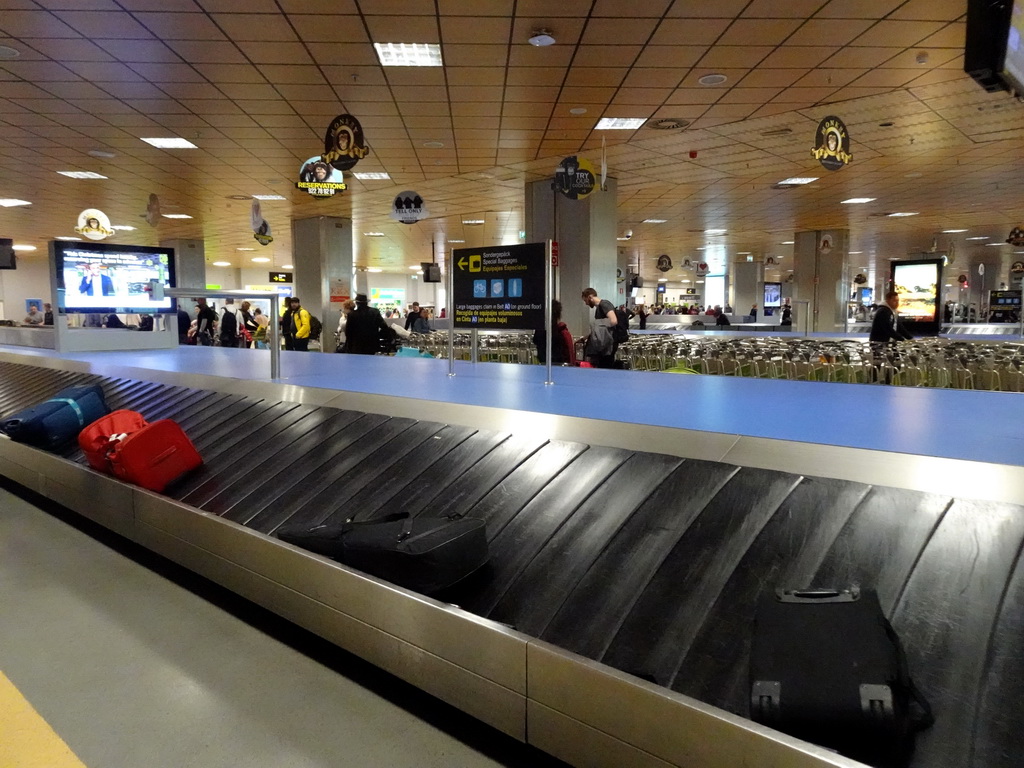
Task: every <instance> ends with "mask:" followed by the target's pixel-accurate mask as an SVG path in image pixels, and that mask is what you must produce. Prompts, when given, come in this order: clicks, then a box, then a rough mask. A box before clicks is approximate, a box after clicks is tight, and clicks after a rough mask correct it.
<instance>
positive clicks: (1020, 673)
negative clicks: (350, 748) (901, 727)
mask: <svg viewBox="0 0 1024 768" xmlns="http://www.w3.org/2000/svg"><path fill="white" fill-rule="evenodd" d="M90 370H95V369H90V367H89V366H88V365H85V364H82V363H76V362H74V361H65V360H60V359H55V358H50V359H47V360H33V359H31V358H27V357H21V356H18V355H10V354H5V355H3V356H2V358H0V414H8V413H11V412H12V411H15V410H17V409H19V408H22V407H24V406H27V405H30V404H33V403H36V402H38V401H39V400H42V399H45V398H47V397H49V396H51V395H53V394H54V393H55V392H57V391H58V390H59V389H61V388H62V387H65V386H69V385H71V384H79V383H93V382H98V383H100V384H102V386H103V387H104V390H105V392H106V394H107V399H108V403H109V405H110V407H111V408H115V409H116V408H131V409H134V410H138V411H141V412H142V413H143V414H144V416H145V417H146V418H147V419H148V420H150V421H152V420H155V419H159V418H173V419H175V420H176V421H178V422H179V423H180V424H181V425H182V426H183V427H184V428H185V430H186V432H187V433H188V434H189V435H190V437H191V438H192V439H193V441H194V442H195V444H196V446H197V447H198V449H199V451H200V453H201V454H202V455H203V457H204V459H205V464H204V466H203V467H202V468H201V469H200V470H199V471H197V472H195V473H193V474H191V475H189V476H187V477H185V478H183V479H182V480H181V481H179V482H178V483H176V484H175V485H174V486H172V487H171V488H169V489H168V491H167V493H166V495H163V496H161V495H157V494H153V493H150V492H147V491H144V490H141V489H138V488H133V487H130V486H127V485H124V484H122V483H120V482H118V481H116V480H114V479H112V478H109V477H106V476H103V475H99V474H97V473H95V472H93V471H92V470H91V469H89V468H88V467H87V466H86V465H85V460H84V457H83V456H82V455H81V453H80V451H78V450H77V448H75V449H69V450H67V451H66V452H65V453H64V454H63V455H60V456H56V455H53V454H46V453H43V452H41V451H38V450H35V449H32V448H28V447H26V446H23V445H20V444H16V443H13V442H10V441H8V440H4V441H0V474H3V475H5V476H7V477H8V478H10V479H11V480H13V481H14V482H16V483H19V484H21V485H23V486H26V487H28V488H29V489H31V490H34V491H36V492H39V493H41V494H43V495H45V496H47V497H49V498H51V499H53V500H55V501H57V502H58V503H61V504H63V505H65V506H67V507H69V508H71V509H73V510H75V511H77V512H79V513H81V514H83V515H85V516H86V517H89V518H91V519H93V520H95V521H97V522H99V523H101V524H103V525H106V526H107V527H109V528H111V529H113V530H115V531H117V532H119V533H121V534H122V535H124V536H126V537H128V538H131V539H133V540H135V541H138V542H140V543H141V544H143V545H145V546H147V547H149V548H151V549H153V550H155V551H157V552H160V553H162V554H164V555H166V556H168V557H170V558H171V559H174V560H176V561H178V562H180V563H182V564H184V565H186V566H187V567H190V568H192V569H193V570H195V571H197V572H199V573H201V574H203V575H205V576H207V577H209V578H211V579H213V580H214V581H217V582H219V583H221V584H224V585H225V586H227V587H229V588H231V589H234V590H235V591H237V592H239V593H240V594H242V595H244V596H246V597H249V598H250V599H252V600H254V601H256V602H258V603H260V604H262V605H264V606H267V607H269V608H270V609H271V610H274V611H276V612H278V613H280V614H281V615H283V616H285V617H286V618H289V619H291V620H293V621H295V622H296V623H298V624H300V625H302V626H305V627H307V628H309V629H311V630H313V631H315V632H317V633H319V634H321V635H323V636H324V637H326V638H328V639H329V640H332V641H333V642H335V643H337V644H338V645H340V646H342V647H344V648H346V649H348V650H351V651H352V652H354V653H356V654H358V655H361V656H363V657H364V658H366V659H368V660H369V661H371V662H373V663H375V664H378V665H379V666H381V667H383V668H384V669H387V670H389V671H391V672H393V673H395V674H397V675H398V676H400V677H402V678H404V679H406V680H409V681H410V682H412V683H414V684H416V685H419V686H420V687H422V688H424V689H425V690H427V691H429V692H431V693H433V694H435V695H437V696H439V697H440V698H442V699H445V700H446V701H449V702H450V703H452V704H454V705H455V706H458V707H460V708H462V709H464V710H465V711H467V712H469V713H471V714H473V715H475V716H477V717H478V718H480V719H481V720H483V721H485V722H487V723H489V724H491V725H493V726H494V727H496V728H499V729H500V730H502V731H505V732H507V733H510V734H512V735H513V736H515V737H517V738H519V739H521V740H523V741H527V742H529V743H531V744H534V745H536V746H538V747H539V748H541V749H543V750H546V751H548V752H550V753H551V754H553V755H555V756H557V757H559V758H561V759H563V760H565V761H566V762H569V763H570V764H573V765H579V766H625V765H629V766H673V765H674V766H701V767H703V766H707V767H708V768H718V767H719V766H720V767H721V768H726V766H728V767H729V768H734V767H735V766H740V765H755V764H756V765H758V766H778V768H782V767H783V766H786V767H787V768H788V767H790V766H854V765H857V764H856V763H853V762H852V761H849V760H846V759H844V758H841V757H839V756H836V755H834V754H832V753H830V752H828V751H826V750H823V749H820V748H818V747H815V746H813V745H809V744H806V743H803V742H800V741H797V740H795V739H792V738H790V737H787V736H784V735H782V734H778V733H775V732H773V731H771V730H769V729H767V728H764V727H761V726H759V725H756V724H754V723H752V722H750V721H748V720H746V719H745V718H746V715H747V713H748V698H749V691H748V680H747V662H748V656H749V649H750V638H751V629H752V617H753V612H754V607H755V605H756V603H757V600H758V598H759V596H760V595H762V594H763V593H764V592H765V590H773V589H775V588H777V587H791V588H802V587H808V586H815V587H842V586H847V585H860V586H864V587H873V588H875V589H877V591H878V593H879V597H880V599H881V602H882V606H883V609H884V610H885V612H886V614H887V615H888V616H889V617H890V619H891V620H892V622H893V624H894V626H895V628H896V630H897V631H898V632H899V633H900V635H901V636H902V638H903V640H904V643H905V645H906V648H907V653H908V657H909V661H910V667H911V671H912V673H913V675H914V677H915V680H916V682H917V684H918V686H919V687H920V688H921V689H922V691H923V692H924V694H925V695H926V696H927V698H928V699H929V700H930V701H931V703H932V706H933V708H934V710H935V715H936V721H937V722H936V725H935V726H934V727H933V728H932V729H931V730H930V731H928V732H925V733H923V734H922V735H921V736H920V737H919V739H918V747H917V752H916V754H915V757H914V761H913V763H912V765H913V766H916V767H920V768H926V767H927V768H940V767H941V768H947V767H948V768H954V767H955V768H961V767H962V766H972V767H973V766H978V767H979V768H1002V767H1003V766H1006V767H1009V766H1011V765H1013V766H1017V765H1019V764H1020V748H1021V739H1020V737H1019V735H1018V731H1017V724H1016V720H1017V718H1016V717H1015V716H1014V713H1015V711H1016V709H1017V704H1018V702H1019V701H1020V700H1021V698H1022V697H1024V652H1022V647H1021V638H1022V637H1024V633H1022V630H1024V566H1022V564H1021V557H1020V554H1021V549H1022V545H1024V507H1022V506H1021V505H1020V503H1019V502H1020V501H1021V500H1024V493H1022V486H1021V484H1020V480H1021V477H1022V476H1021V472H1020V468H1019V467H1000V466H996V465H989V464H976V465H972V463H971V462H963V461H953V460H950V459H933V460H925V459H922V458H921V457H900V456H897V455H894V454H888V455H887V456H886V457H885V459H886V461H887V462H888V463H889V464H890V465H891V467H892V469H893V471H894V472H896V473H900V472H902V473H903V482H902V483H900V484H901V485H903V486H904V487H893V486H892V485H876V484H873V483H868V482H862V481H858V480H857V479H850V476H844V472H843V469H842V467H839V466H837V467H836V468H835V469H836V471H832V472H827V473H823V474H830V475H832V476H830V477H824V476H815V475H814V474H812V473H807V474H802V473H798V472H795V471H792V468H794V467H796V468H797V469H799V464H800V462H799V461H798V460H797V459H798V457H799V456H800V455H806V449H800V450H798V451H796V452H795V453H792V454H790V455H789V458H788V463H789V465H790V469H791V471H782V470H780V469H779V468H773V467H771V466H754V465H752V464H753V463H755V462H743V461H742V457H744V456H753V455H754V452H753V451H750V450H746V451H745V450H744V447H743V446H742V445H733V446H732V448H731V449H730V451H729V452H728V454H727V456H728V457H731V458H735V459H740V461H737V462H730V461H722V460H707V459H706V458H693V457H692V456H693V455H698V456H699V455H700V454H701V453H702V452H704V453H706V452H707V449H708V445H709V444H708V443H703V444H700V445H697V444H695V443H694V442H693V441H691V442H690V444H689V447H688V448H687V447H686V446H684V445H682V442H683V441H679V443H680V445H679V446H678V448H679V450H658V451H654V450H642V449H641V448H640V445H648V446H649V445H656V446H657V447H659V448H660V449H664V448H667V447H670V446H672V445H673V441H672V440H671V439H665V437H664V435H662V436H657V437H651V435H652V434H653V433H651V432H650V431H646V432H644V433H642V436H641V437H640V438H636V437H635V436H633V435H632V433H630V432H629V430H628V429H626V428H625V427H623V428H621V429H615V430H612V429H609V428H608V425H607V424H605V425H597V426H595V425H594V424H592V423H589V422H590V420H586V419H581V420H579V423H576V424H574V423H569V424H568V425H566V423H564V422H565V421H569V422H572V420H571V419H570V420H563V421H562V422H560V429H549V428H547V427H545V426H544V424H545V422H539V421H537V420H536V419H531V415H530V414H515V413H513V414H511V415H509V414H504V415H503V417H502V418H498V417H497V415H496V414H491V417H488V416H487V413H486V411H487V409H482V408H480V409H477V410H472V409H471V410H470V412H469V414H468V415H466V416H464V417H463V418H461V419H459V420H458V421H456V420H451V419H445V418H444V417H445V416H446V415H449V414H450V413H451V411H449V410H447V409H445V408H442V407H440V406H437V407H434V408H433V409H429V408H428V409H424V408H422V405H421V406H420V407H419V409H418V410H419V411H420V412H421V413H422V412H424V410H426V411H427V413H428V415H431V416H435V417H436V420H433V419H429V418H428V419H418V418H411V417H409V416H408V415H403V414H408V413H409V412H410V410H411V407H410V403H409V402H397V401H398V400H400V398H381V399H379V400H373V401H369V400H367V399H365V398H359V397H354V396H351V395H346V394H345V393H339V392H325V391H323V390H313V389H307V388H296V387H291V386H289V385H287V384H285V385H280V384H269V383H268V384H264V383H259V382H255V383H254V382H237V381H232V380H229V379H223V380H222V383H221V385H220V386H210V385H211V384H214V382H213V381H212V377H210V378H208V379H203V388H197V387H195V386H188V385H184V384H180V383H174V381H173V379H174V376H172V375H171V374H159V375H153V376H152V377H150V376H145V375H138V376H115V375H101V374H99V373H96V372H90ZM192 378H193V379H195V378H196V377H192ZM147 379H148V380H147ZM187 379H188V377H187V376H184V377H182V379H181V380H182V381H185V380H187ZM826 386H827V385H826ZM238 392H241V393H238ZM390 400H395V401H396V402H393V403H389V402H388V401H390ZM367 403H369V404H372V405H374V406H379V407H375V408H374V410H370V409H368V408H364V407H358V408H357V407H350V406H365V405H366V404H367ZM458 422H462V423H458ZM473 422H477V423H478V424H479V426H473V425H472V423H473ZM495 424H499V425H500V427H501V428H495ZM509 425H511V427H510V426H509ZM602 436H603V440H602V439H601V437H602ZM573 438H576V439H573ZM584 438H586V439H584ZM740 442H742V441H740ZM833 450H839V451H851V452H853V451H855V449H848V448H847V449H833ZM801 452H803V453H801ZM688 454H689V455H688ZM830 455H831V456H833V457H835V456H838V455H840V454H830ZM794 457H797V458H794ZM716 458H725V456H716ZM922 461H924V462H925V463H924V464H922ZM928 461H931V462H933V463H932V464H928V463H927V462H928ZM762 463H764V462H762ZM768 463H770V462H768ZM805 463H807V464H811V463H813V462H805ZM840 463H841V462H840ZM853 463H854V464H856V463H857V462H856V461H854V462H853ZM744 464H745V465H744ZM819 466H820V465H819ZM952 468H956V469H959V470H962V472H963V473H964V476H967V475H970V474H971V473H972V472H973V473H974V475H973V476H974V477H975V479H978V478H988V481H989V483H988V487H986V488H984V489H982V488H980V486H968V485H962V486H960V487H961V488H962V490H963V493H962V494H958V493H948V492H946V491H945V490H944V489H948V487H949V484H948V483H947V484H945V485H944V484H943V483H937V482H932V478H934V477H935V476H936V474H937V473H938V472H941V471H943V470H949V469H952ZM908 470H909V471H908ZM853 475H856V472H854V473H853ZM936 491H938V492H936ZM395 512H406V513H408V514H410V515H412V516H419V515H431V516H443V515H449V514H453V513H459V514H466V515H470V516H473V517H478V518H481V519H483V520H484V521H485V522H486V524H487V531H488V538H489V542H490V548H491V561H490V563H489V564H488V565H487V566H485V568H484V569H482V570H481V571H478V572H477V573H476V574H474V575H473V576H472V577H470V578H469V579H467V580H465V581H464V582H462V583H460V584H458V585H456V586H455V587H453V588H451V589H450V590H449V591H448V592H446V593H445V594H442V595H438V596H435V597H434V598H427V597H423V596H419V595H416V594H414V593H411V592H408V591H406V590H403V589H400V588H397V587H394V586H392V585H388V584H386V583H384V582H381V581H379V580H376V579H373V578H370V577H367V576H364V575H362V574H360V573H358V572H355V571H352V570H350V569H347V568H344V567H342V566H340V565H337V564H335V563H332V562H330V561H328V560H325V559H323V558H320V557H318V556H316V555H313V554H311V553H308V552H304V551H302V550H299V549H297V548H295V547H292V546H290V545H288V544H285V543H283V542H281V541H280V540H278V539H276V538H274V536H273V534H274V531H275V530H276V529H277V528H278V527H280V526H281V525H283V524H285V523H296V522H306V523H310V524H316V523H321V522H333V521H340V520H344V519H348V518H353V519H355V520H370V519H374V518H376V517H380V516H383V515H387V514H392V513H395Z"/></svg>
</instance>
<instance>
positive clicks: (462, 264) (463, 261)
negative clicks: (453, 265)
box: [459, 256, 469, 272]
mask: <svg viewBox="0 0 1024 768" xmlns="http://www.w3.org/2000/svg"><path fill="white" fill-rule="evenodd" d="M468 263H469V262H468V261H466V257H465V256H463V257H462V258H461V259H459V269H461V270H462V271H463V272H465V271H466V265H467V264H468Z"/></svg>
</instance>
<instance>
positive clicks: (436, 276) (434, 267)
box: [420, 261, 441, 283]
mask: <svg viewBox="0 0 1024 768" xmlns="http://www.w3.org/2000/svg"><path fill="white" fill-rule="evenodd" d="M420 268H421V269H422V270H423V282H424V283H440V282H441V265H440V264H436V263H434V262H432V261H421V262H420Z"/></svg>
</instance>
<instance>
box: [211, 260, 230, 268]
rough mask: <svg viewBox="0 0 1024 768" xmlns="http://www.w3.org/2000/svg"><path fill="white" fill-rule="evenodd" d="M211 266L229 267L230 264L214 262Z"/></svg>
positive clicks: (228, 262) (227, 262)
mask: <svg viewBox="0 0 1024 768" xmlns="http://www.w3.org/2000/svg"><path fill="white" fill-rule="evenodd" d="M213 266H215V267H230V266H231V262H230V261H215V262H213Z"/></svg>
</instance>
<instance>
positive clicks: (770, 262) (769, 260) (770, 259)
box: [764, 256, 779, 267]
mask: <svg viewBox="0 0 1024 768" xmlns="http://www.w3.org/2000/svg"><path fill="white" fill-rule="evenodd" d="M764 265H765V266H766V267H777V266H779V261H778V259H776V258H775V257H774V256H765V257H764Z"/></svg>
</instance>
